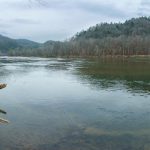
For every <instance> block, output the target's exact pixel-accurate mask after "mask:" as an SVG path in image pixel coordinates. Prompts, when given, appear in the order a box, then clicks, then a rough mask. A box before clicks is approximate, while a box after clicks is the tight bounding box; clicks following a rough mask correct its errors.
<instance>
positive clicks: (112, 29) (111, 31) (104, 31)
mask: <svg viewBox="0 0 150 150" xmlns="http://www.w3.org/2000/svg"><path fill="white" fill-rule="evenodd" d="M149 35H150V18H147V17H140V18H132V19H131V20H127V21H126V22H124V23H110V24H108V23H102V24H97V25H96V26H93V27H90V28H89V29H88V30H87V31H82V32H79V33H77V34H76V35H75V36H74V37H73V39H76V40H78V39H82V38H84V39H89V38H93V39H103V38H106V37H119V36H149Z"/></svg>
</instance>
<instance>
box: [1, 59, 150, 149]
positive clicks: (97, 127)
mask: <svg viewBox="0 0 150 150" xmlns="http://www.w3.org/2000/svg"><path fill="white" fill-rule="evenodd" d="M0 82H3V83H7V84H8V86H7V88H5V89H3V90H0V108H2V109H4V110H6V111H7V112H8V114H7V115H5V116H4V115H1V117H3V118H6V119H8V120H10V123H9V124H8V125H0V150H132V149H133V150H149V149H150V61H149V60H136V59H135V60H132V59H131V60H108V59H107V60H87V59H60V58H58V59H57V58H56V59H44V58H21V57H18V58H11V57H1V58H0Z"/></svg>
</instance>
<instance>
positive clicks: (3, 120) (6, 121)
mask: <svg viewBox="0 0 150 150" xmlns="http://www.w3.org/2000/svg"><path fill="white" fill-rule="evenodd" d="M0 123H9V121H8V120H5V119H2V118H0Z"/></svg>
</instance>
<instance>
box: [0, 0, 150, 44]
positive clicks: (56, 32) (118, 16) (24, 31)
mask: <svg viewBox="0 0 150 150" xmlns="http://www.w3.org/2000/svg"><path fill="white" fill-rule="evenodd" d="M141 6H142V8H146V7H147V4H146V0H142V1H141V0H134V1H131V0H120V1H118V0H107V1H106V0H0V10H1V13H0V33H2V32H4V33H7V34H8V36H10V37H13V38H29V39H31V40H35V41H42V42H44V41H46V40H65V39H66V38H69V37H71V36H73V35H74V34H75V33H76V32H78V31H81V30H82V29H87V28H88V27H90V26H93V25H95V24H97V23H101V22H120V21H121V22H122V21H125V20H126V19H129V18H132V17H136V16H138V13H139V12H141V10H140V7H141ZM144 10H145V11H146V10H147V9H144ZM142 13H145V12H144V11H142ZM146 14H147V15H148V14H149V11H146Z"/></svg>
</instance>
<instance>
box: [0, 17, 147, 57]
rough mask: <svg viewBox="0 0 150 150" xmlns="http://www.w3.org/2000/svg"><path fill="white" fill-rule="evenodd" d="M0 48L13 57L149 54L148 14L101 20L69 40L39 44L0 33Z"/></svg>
mask: <svg viewBox="0 0 150 150" xmlns="http://www.w3.org/2000/svg"><path fill="white" fill-rule="evenodd" d="M0 51H1V52H2V53H6V54H7V55H13V56H39V57H91V56H92V57H93V56H94V57H95V56H96V57H101V56H108V55H109V56H118V55H121V56H130V55H150V17H140V18H133V19H130V20H127V21H125V22H124V23H101V24H97V25H95V26H93V27H90V28H89V29H88V30H85V31H81V32H79V33H77V34H76V35H75V36H73V37H72V38H71V39H70V40H68V41H64V42H60V41H47V42H45V43H43V44H39V43H36V42H33V41H30V40H26V39H19V40H15V39H10V38H8V37H4V36H0Z"/></svg>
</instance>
